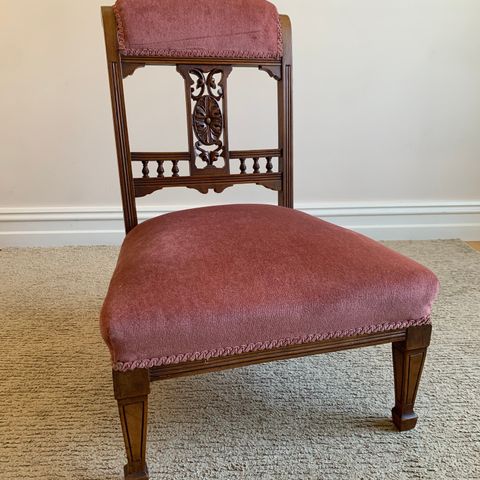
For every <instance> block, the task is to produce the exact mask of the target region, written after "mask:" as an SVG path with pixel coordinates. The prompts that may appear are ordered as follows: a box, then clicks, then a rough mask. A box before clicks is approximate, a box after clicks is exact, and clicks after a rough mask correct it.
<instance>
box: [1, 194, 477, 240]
mask: <svg viewBox="0 0 480 480" xmlns="http://www.w3.org/2000/svg"><path fill="white" fill-rule="evenodd" d="M185 208H192V206H169V207H168V208H164V209H159V208H156V207H140V208H139V217H140V219H141V220H145V219H147V218H150V217H153V216H157V215H162V214H164V213H168V212H172V211H176V210H182V209H185ZM296 208H298V209H299V210H302V211H304V212H306V213H308V214H310V215H313V216H316V217H319V218H323V219H325V220H327V221H329V222H332V223H336V224H338V225H342V226H344V227H347V228H351V229H352V230H355V231H358V232H360V233H363V234H365V235H368V236H370V237H372V238H375V239H378V240H432V239H446V238H461V239H463V240H480V201H477V202H443V203H417V204H384V205H379V204H342V205H338V204H336V205H327V204H324V205H312V204H298V205H296ZM123 237H124V233H123V217H122V211H121V208H120V207H45V208H0V247H45V246H61V245H117V244H119V243H120V242H121V241H122V239H123Z"/></svg>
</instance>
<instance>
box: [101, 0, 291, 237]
mask: <svg viewBox="0 0 480 480" xmlns="http://www.w3.org/2000/svg"><path fill="white" fill-rule="evenodd" d="M102 15H103V23H104V31H105V42H106V49H107V61H108V67H109V79H110V91H111V98H112V108H113V119H114V126H115V137H116V147H117V157H118V166H119V173H120V185H121V191H122V202H123V209H124V217H125V227H126V231H127V233H128V231H130V230H131V229H132V228H134V227H135V226H136V225H137V222H138V220H137V212H136V201H135V199H136V197H141V196H144V195H148V194H150V193H152V192H154V191H156V190H160V189H163V188H168V187H188V188H193V189H196V190H198V191H199V192H201V193H208V192H209V191H210V190H213V191H215V192H217V193H220V192H222V191H223V190H224V189H225V188H227V187H230V186H233V185H237V184H249V183H253V184H258V185H262V186H264V187H266V188H269V189H272V190H275V191H277V192H278V203H279V205H283V206H286V207H293V188H292V187H293V168H292V161H293V158H292V157H293V156H292V118H291V102H292V100H291V99H292V88H291V74H292V73H291V69H292V55H291V28H290V21H289V19H288V17H286V16H284V15H281V16H280V15H278V12H277V9H276V7H275V6H274V5H273V4H271V3H270V2H268V1H266V0H118V1H117V3H116V4H115V5H114V6H113V7H102ZM154 65H171V66H174V67H176V69H177V71H178V73H179V74H180V75H181V77H183V81H184V85H185V103H186V113H187V131H188V144H189V149H188V152H132V151H131V150H130V142H129V134H128V126H127V115H126V109H125V97H124V90H123V82H124V80H125V79H126V78H127V77H128V76H130V75H132V74H134V72H135V71H136V70H137V69H138V68H141V67H145V66H154ZM238 67H256V68H259V69H260V70H263V71H265V72H266V73H268V74H269V75H270V76H271V77H272V82H274V83H276V84H277V89H278V148H273V149H272V148H269V149H260V150H259V149H257V150H241V151H231V150H230V149H229V142H228V115H227V112H228V78H229V76H230V74H231V73H232V71H233V70H234V69H235V68H238ZM179 78H180V77H179ZM179 108H185V107H182V106H179Z"/></svg>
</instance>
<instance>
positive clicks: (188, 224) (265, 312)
mask: <svg viewBox="0 0 480 480" xmlns="http://www.w3.org/2000/svg"><path fill="white" fill-rule="evenodd" d="M102 15H103V24H104V30H105V41H106V51H107V61H108V72H109V78H110V90H111V99H112V106H113V120H114V127H115V139H116V147H117V156H118V167H119V174H120V185H121V192H122V201H123V211H124V219H125V228H126V232H127V236H126V238H125V240H124V242H123V245H122V248H121V251H120V254H119V258H118V263H117V266H116V269H115V272H114V274H113V277H112V280H111V283H110V287H109V290H108V294H107V296H106V299H105V302H104V305H103V309H102V312H101V332H102V336H103V338H104V340H105V342H106V343H107V345H108V347H109V349H110V353H111V357H112V364H113V386H114V393H115V398H116V400H117V402H118V407H119V412H120V419H121V424H122V431H123V436H124V441H125V447H126V454H127V459H128V463H127V465H126V466H125V478H126V479H128V480H134V479H135V480H145V479H148V470H147V464H146V458H145V450H146V448H145V447H146V440H147V398H148V395H149V391H150V382H152V381H156V380H164V379H170V378H174V377H180V376H185V375H197V374H203V373H208V372H213V371H217V370H223V369H229V368H236V367H242V366H246V365H252V364H256V363H262V362H270V361H273V360H283V359H289V358H294V357H301V356H305V355H316V354H320V353H326V352H333V351H338V350H346V349H352V348H359V347H367V346H370V345H378V344H384V343H391V344H392V347H393V367H394V384H395V406H394V407H393V410H392V418H393V423H394V424H395V426H396V427H397V428H398V429H399V430H409V429H411V428H413V427H414V426H415V424H416V422H417V415H416V413H414V402H415V397H416V393H417V388H418V384H419V380H420V375H421V372H422V368H423V364H424V361H425V356H426V352H427V347H428V345H429V342H430V334H431V321H430V312H431V307H432V303H433V301H434V299H435V297H436V294H437V291H438V281H437V279H436V277H435V275H434V274H433V273H431V272H430V271H429V270H428V269H426V268H424V267H423V266H421V265H419V264H418V263H416V262H414V261H413V260H410V259H409V258H406V257H404V256H402V255H400V254H398V253H396V252H394V251H392V250H390V249H388V248H386V247H385V246H383V245H381V244H379V243H377V242H375V241H373V240H371V239H369V238H366V237H364V236H362V235H360V234H358V233H355V232H352V231H350V230H347V229H344V228H341V227H339V226H336V225H333V224H330V223H327V222H325V221H322V220H320V219H317V218H314V217H312V216H309V215H307V214H305V213H302V212H299V211H296V210H294V209H293V170H292V169H293V143H292V46H291V29H290V21H289V18H288V17H287V16H285V15H280V16H279V15H278V13H277V10H276V8H275V7H274V6H273V5H272V4H270V3H269V2H267V1H266V0H118V2H117V3H116V5H115V6H114V7H103V8H102ZM156 65H170V66H172V67H175V68H176V70H177V71H178V73H179V79H180V78H183V81H184V84H185V101H186V114H187V133H188V151H187V152H134V151H131V149H130V143H129V135H128V128H127V117H126V110H125V99H124V89H123V82H124V80H125V78H126V77H128V76H130V75H132V74H134V73H135V71H136V70H137V69H138V68H141V67H145V66H156ZM249 67H255V68H257V69H259V70H261V71H260V72H258V75H266V74H268V75H269V76H270V77H271V80H270V81H271V82H272V86H273V85H274V86H276V88H277V91H278V146H277V148H273V149H272V148H268V149H260V150H259V149H257V150H240V151H233V150H230V148H229V142H228V134H229V129H228V122H227V118H228V114H227V103H228V102H227V92H228V79H229V77H230V76H231V75H234V73H235V70H236V69H239V68H249ZM183 108H185V107H183ZM312 152H313V153H312V154H315V148H314V146H313V144H312ZM319 161H321V159H319ZM180 166H182V167H183V168H180ZM184 172H188V174H186V173H184ZM243 184H256V185H259V186H262V187H266V188H268V189H271V190H273V191H275V192H278V206H272V205H252V204H239V205H224V206H215V207H204V208H197V209H191V210H185V211H178V212H174V213H170V214H167V215H163V216H160V217H157V218H153V219H150V220H147V221H145V222H143V223H141V224H138V221H137V211H136V198H137V197H143V196H146V195H148V194H151V193H153V192H155V191H158V190H161V189H165V188H171V187H188V188H191V189H195V190H197V191H198V192H201V193H203V194H206V193H208V192H209V191H211V190H213V191H214V192H216V193H221V192H222V191H223V190H225V189H226V188H228V187H232V186H234V185H243ZM295 381H299V382H301V381H302V380H301V378H298V379H296V380H295ZM318 388H322V387H321V385H319V387H318ZM318 428H319V429H321V428H322V426H321V425H319V426H318Z"/></svg>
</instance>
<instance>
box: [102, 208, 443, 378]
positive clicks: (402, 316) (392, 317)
mask: <svg viewBox="0 0 480 480" xmlns="http://www.w3.org/2000/svg"><path fill="white" fill-rule="evenodd" d="M437 292H438V281H437V278H436V277H435V275H434V274H433V273H432V272H430V271H429V270H428V269H427V268H425V267H423V266H421V265H419V264H418V263H416V262H414V261H413V260H410V259H408V258H406V257H404V256H402V255H400V254H398V253H396V252H394V251H392V250H390V249H388V248H386V247H384V246H383V245H381V244H379V243H377V242H375V241H373V240H371V239H369V238H367V237H364V236H363V235H360V234H358V233H355V232H352V231H350V230H346V229H344V228H341V227H338V226H335V225H332V224H330V223H327V222H324V221H322V220H319V219H317V218H314V217H312V216H309V215H306V214H304V213H301V212H298V211H295V210H292V209H287V208H283V207H274V206H266V205H227V206H219V207H206V208H199V209H193V210H185V211H181V212H176V213H171V214H167V215H164V216H161V217H157V218H154V219H152V220H148V221H146V222H144V223H143V224H140V225H139V226H137V227H136V228H134V229H133V230H132V231H131V232H130V233H129V234H128V235H127V237H126V239H125V241H124V244H123V246H122V248H121V251H120V255H119V259H118V264H117V267H116V270H115V272H114V274H113V278H112V281H111V284H110V288H109V291H108V294H107V297H106V299H105V303H104V305H103V309H102V313H101V330H102V335H103V338H104V339H105V341H106V343H107V344H108V346H109V348H110V351H111V355H112V360H113V368H114V369H116V370H121V371H125V370H129V369H134V368H147V367H152V366H158V365H164V364H170V363H180V362H183V361H189V360H195V359H207V358H211V357H218V356H223V355H231V354H235V353H244V352H249V351H256V350H266V349H271V348H275V347H280V346H286V345H292V344H301V343H308V342H313V341H318V340H322V339H327V338H335V337H348V336H351V335H357V334H363V333H373V332H377V331H385V330H392V329H399V328H405V327H408V326H413V325H422V324H425V323H429V321H430V320H429V315H430V310H431V306H432V302H433V301H434V299H435V297H436V295H437Z"/></svg>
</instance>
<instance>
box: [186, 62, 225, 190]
mask: <svg viewBox="0 0 480 480" xmlns="http://www.w3.org/2000/svg"><path fill="white" fill-rule="evenodd" d="M177 70H178V72H179V73H180V74H181V75H182V76H183V78H184V80H185V97H186V105H187V122H188V139H189V152H190V174H191V175H192V176H197V175H225V174H229V173H230V165H229V160H230V159H229V150H228V122H227V78H228V76H229V74H230V72H231V71H232V67H231V66H230V65H224V66H218V65H217V66H211V65H177ZM194 188H195V187H194ZM211 188H212V189H214V190H218V185H215V186H214V185H213V184H212V186H211ZM199 191H202V193H203V192H205V186H204V185H203V186H202V188H201V190H200V189H199ZM207 191H208V190H207Z"/></svg>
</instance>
